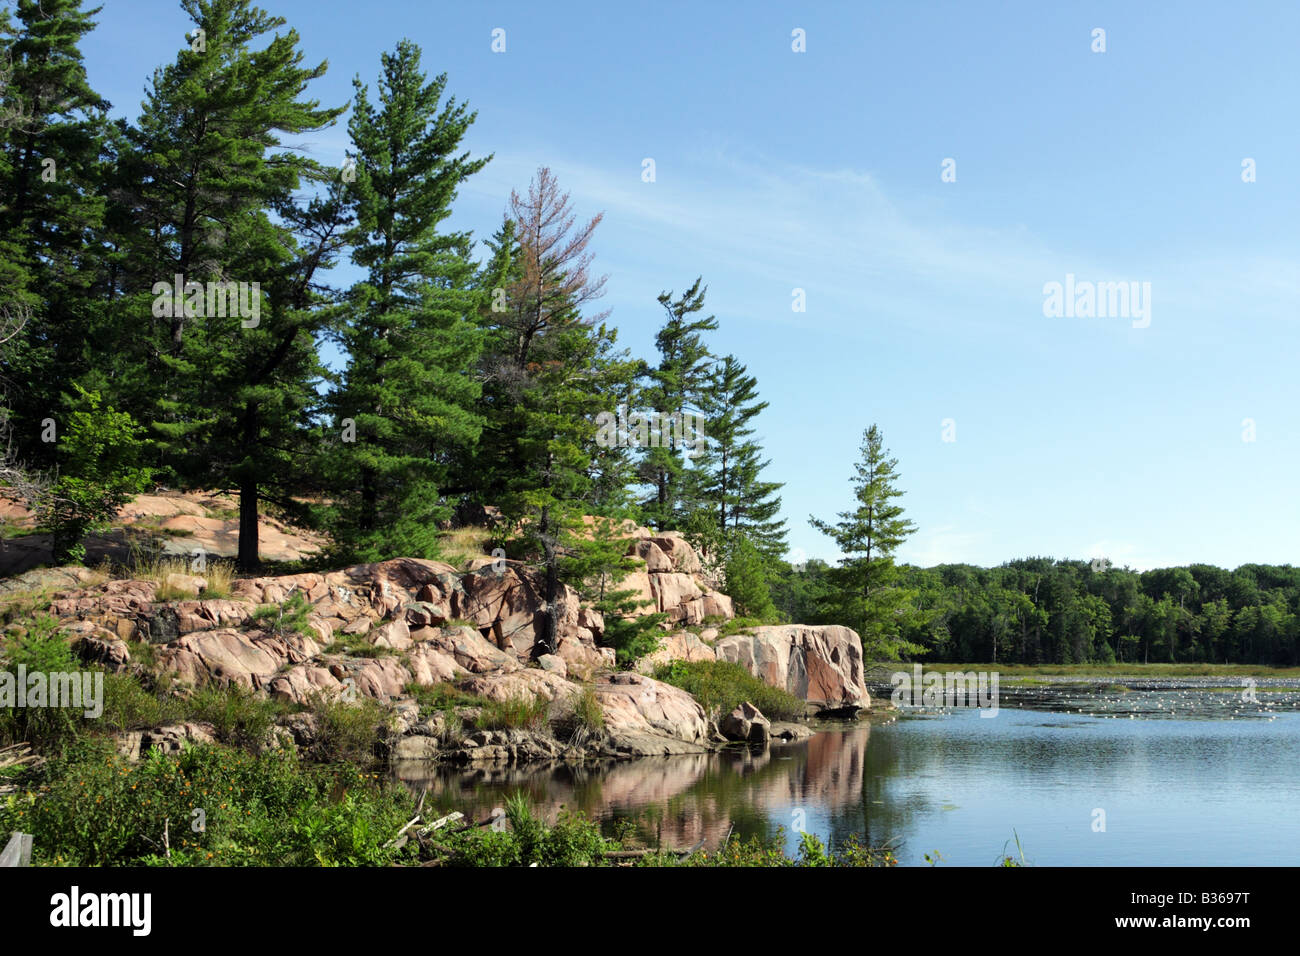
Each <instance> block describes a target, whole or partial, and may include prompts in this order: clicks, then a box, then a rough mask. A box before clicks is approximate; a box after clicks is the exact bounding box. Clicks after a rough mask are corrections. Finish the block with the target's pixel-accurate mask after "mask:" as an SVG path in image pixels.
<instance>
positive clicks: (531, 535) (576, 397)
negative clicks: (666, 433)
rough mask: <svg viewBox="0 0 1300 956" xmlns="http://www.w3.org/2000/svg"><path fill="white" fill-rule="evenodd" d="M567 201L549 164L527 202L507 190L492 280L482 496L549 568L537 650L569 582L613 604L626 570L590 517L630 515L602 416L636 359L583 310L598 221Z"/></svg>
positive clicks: (549, 634) (593, 289)
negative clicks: (506, 217) (580, 222)
mask: <svg viewBox="0 0 1300 956" xmlns="http://www.w3.org/2000/svg"><path fill="white" fill-rule="evenodd" d="M570 208H571V207H570V203H569V196H568V194H567V193H563V192H561V191H560V188H559V185H558V183H557V181H556V180H555V178H554V176H553V175H552V174H551V172H550V170H548V169H546V168H545V167H543V168H542V169H540V170H539V171H538V173H537V176H536V177H535V178H534V179H533V181H532V183H531V184H530V185H529V189H528V194H527V196H526V197H524V196H520V195H519V194H518V193H517V192H512V193H511V199H510V212H511V215H510V223H509V224H507V225H506V226H504V227H503V228H502V229H501V230H500V231H499V232H498V233H497V236H496V239H495V241H494V243H493V256H492V260H491V262H492V265H491V268H492V269H493V270H494V271H495V276H494V279H493V281H496V282H499V283H500V284H499V285H496V286H494V287H493V290H492V292H491V298H492V300H493V301H492V305H491V306H489V308H488V309H487V310H486V311H485V312H484V321H485V324H486V325H487V327H488V330H489V336H490V344H489V348H488V351H487V353H486V355H485V357H484V361H483V365H482V367H483V368H484V370H485V375H486V384H485V398H486V399H487V400H486V402H485V408H486V409H487V413H488V430H487V436H486V440H485V443H484V446H485V447H484V454H483V455H480V456H479V461H480V462H481V466H482V469H483V474H484V475H485V481H484V483H483V484H482V485H481V486H480V488H479V491H478V493H479V494H491V495H492V496H493V497H494V498H495V500H496V501H497V502H498V503H499V504H500V505H501V508H502V511H503V514H504V515H505V517H506V518H507V520H508V521H509V523H510V524H512V525H513V526H514V527H517V528H518V538H519V541H520V544H521V545H522V547H523V548H524V549H525V551H526V552H527V553H529V554H531V555H535V556H536V557H537V558H538V559H539V561H540V563H541V566H542V568H543V570H544V572H545V576H546V577H545V592H544V601H545V608H546V618H545V627H544V628H543V633H542V635H541V637H540V638H539V640H538V644H537V648H536V653H539V654H540V653H545V652H554V650H555V649H556V644H557V640H558V633H557V630H558V622H559V615H560V611H561V608H560V606H559V598H560V594H561V592H562V587H561V586H562V585H563V584H570V585H572V586H574V587H575V588H577V589H578V590H579V591H580V592H582V591H586V592H587V593H591V592H592V591H593V590H595V591H597V592H598V593H600V594H603V595H604V596H605V599H606V600H608V601H613V602H614V604H615V605H618V604H619V603H620V600H619V596H618V592H617V591H613V590H611V588H612V587H613V586H615V585H616V584H617V581H618V579H620V578H621V577H622V575H623V574H625V573H626V571H627V564H626V562H623V561H622V556H621V555H619V554H617V553H616V547H617V546H615V545H614V544H613V543H612V540H611V538H610V535H609V534H608V533H604V534H601V533H593V531H592V530H591V528H590V527H589V524H588V522H587V521H585V520H584V519H585V518H586V517H587V516H592V515H601V516H603V517H607V518H611V519H619V518H623V517H626V516H627V514H628V512H627V510H626V508H624V507H623V501H622V498H623V496H622V495H621V492H619V491H618V489H617V488H612V487H611V482H610V481H609V480H608V479H609V477H610V475H615V476H616V475H617V474H618V468H619V466H618V465H617V464H614V463H612V461H613V460H612V459H609V458H604V459H602V455H603V453H604V452H605V451H606V449H605V448H604V447H602V444H601V443H600V442H599V441H598V440H597V436H598V431H599V426H598V420H599V417H600V415H601V413H602V412H607V411H608V410H609V409H610V408H611V406H613V405H614V403H615V401H616V398H617V396H618V394H620V391H621V390H622V389H623V388H625V387H626V385H627V383H628V382H629V381H630V380H631V379H632V376H633V372H634V370H635V364H634V363H633V362H632V361H631V360H630V359H629V358H628V357H627V355H626V353H625V352H617V351H615V350H614V342H615V336H614V333H613V331H612V330H611V329H609V328H608V327H607V326H606V325H605V323H604V322H603V321H601V320H603V318H604V316H605V315H606V313H599V314H598V315H596V316H585V315H583V312H582V307H583V306H586V305H588V304H590V303H591V302H593V301H594V300H595V299H597V298H598V297H599V295H600V290H601V287H602V286H603V284H604V281H605V280H604V279H603V278H599V279H597V278H593V277H592V276H591V275H590V272H589V267H590V263H591V253H590V252H588V251H587V246H588V244H589V242H590V239H591V235H592V233H593V231H594V229H595V227H596V225H597V224H598V223H599V222H600V217H599V216H596V217H595V218H593V219H592V220H590V221H589V222H588V223H587V224H586V225H585V226H583V227H579V228H576V229H575V228H574V223H575V219H574V216H573V214H572V212H571V211H570ZM614 484H617V480H615V481H614ZM624 547H625V545H624ZM622 603H626V602H622ZM607 607H610V609H611V610H615V611H617V610H618V607H616V606H610V605H607ZM624 610H626V608H624ZM612 623H614V624H615V627H616V628H617V627H619V626H620V625H619V624H618V623H617V622H612Z"/></svg>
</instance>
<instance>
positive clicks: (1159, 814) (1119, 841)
mask: <svg viewBox="0 0 1300 956" xmlns="http://www.w3.org/2000/svg"><path fill="white" fill-rule="evenodd" d="M1126 683H1127V686H1125V687H1118V688H1116V687H1106V686H1094V687H1089V688H1080V687H1079V686H1077V685H1064V684H1060V685H1047V686H1036V687H1032V688H1024V689H1020V690H1017V689H1014V688H1003V689H1002V692H1001V707H1000V709H999V711H998V714H997V716H996V717H993V718H987V717H981V716H980V715H979V711H977V710H974V709H952V710H946V711H934V710H929V711H927V710H921V709H906V710H904V711H903V713H902V715H901V716H900V717H899V719H898V720H896V721H894V722H893V723H889V724H883V725H881V724H877V725H874V726H872V725H869V724H867V723H855V724H845V723H839V724H824V725H820V728H819V732H818V733H817V734H816V735H815V736H814V737H812V738H811V739H808V740H804V741H800V742H797V743H790V744H782V745H777V746H773V747H771V748H769V749H768V750H767V751H766V752H763V753H754V752H750V751H748V750H745V749H743V748H740V749H734V750H733V749H728V750H726V751H723V752H721V753H711V754H702V755H690V756H678V757H659V758H645V759H640V760H634V761H626V762H610V763H605V764H601V765H595V766H588V767H584V768H577V767H565V766H555V767H548V768H540V769H539V768H534V769H529V768H494V769H480V770H475V771H465V770H458V769H453V768H445V767H434V766H429V767H426V766H414V765H405V766H403V767H402V768H401V769H400V770H399V771H398V773H399V775H400V776H401V777H402V778H403V779H404V780H406V781H407V782H408V783H409V784H410V785H411V786H412V787H413V788H414V789H416V790H417V791H418V790H420V789H422V788H424V787H426V786H427V787H429V788H430V795H429V799H430V800H431V801H436V805H437V806H438V807H440V808H442V809H444V810H447V809H459V810H462V811H463V812H465V813H466V814H467V815H471V816H473V817H474V818H476V819H481V818H483V817H485V816H488V815H490V814H491V813H492V811H493V809H494V808H496V807H500V806H501V805H502V803H503V801H504V797H505V795H506V794H508V793H511V792H514V791H516V790H523V791H525V792H527V793H528V794H529V795H530V796H531V797H532V798H533V800H534V802H535V804H536V805H538V806H539V807H540V808H541V809H542V810H543V812H544V813H545V814H546V815H548V816H553V815H554V814H555V813H556V812H558V809H559V808H560V807H561V806H566V807H570V808H573V809H576V810H580V811H582V812H583V813H584V814H585V815H587V816H589V817H590V818H593V819H599V820H601V821H602V824H603V825H604V826H605V828H606V829H607V831H608V832H610V833H613V832H614V828H615V826H616V824H617V821H619V820H620V819H629V820H632V821H633V822H634V823H635V825H636V826H637V828H638V830H639V832H640V834H641V836H642V837H643V838H644V839H646V840H647V841H648V842H649V843H651V844H652V845H654V844H655V843H657V842H658V843H662V845H664V846H671V847H686V846H692V845H694V844H696V843H697V842H698V841H699V840H704V841H705V845H706V846H707V847H708V848H710V849H712V848H714V847H715V846H716V845H717V844H718V843H720V842H721V841H722V840H723V839H724V838H725V836H726V834H727V833H728V832H729V831H731V830H732V829H733V828H734V832H735V833H736V834H738V835H740V836H742V837H745V836H749V835H753V834H759V833H771V832H773V831H774V830H775V829H776V827H777V826H784V827H785V828H786V829H787V831H793V830H795V829H798V828H800V827H801V828H802V829H804V830H806V831H808V832H811V833H816V834H818V835H819V836H821V837H823V838H824V839H830V840H832V841H834V842H838V841H839V840H841V839H843V838H844V837H846V836H847V835H849V834H851V833H856V834H858V835H859V836H865V837H866V838H867V839H868V840H869V842H871V843H872V844H876V845H878V844H880V843H883V842H885V841H892V842H894V843H895V844H898V846H897V849H896V850H895V852H896V855H897V856H898V858H899V861H900V863H901V864H902V865H905V866H912V865H921V866H924V865H926V864H925V860H924V856H923V855H924V854H926V853H930V854H932V855H933V854H934V853H935V852H936V851H937V852H938V854H939V855H940V861H941V865H961V866H989V865H992V864H994V863H996V862H997V860H998V859H1000V857H1001V856H1003V855H1005V854H1010V855H1014V856H1018V855H1019V851H1017V849H1016V845H1015V836H1016V835H1018V836H1019V838H1020V844H1021V847H1022V848H1023V853H1024V857H1025V859H1026V860H1027V861H1028V862H1029V863H1032V864H1035V865H1040V866H1050V865H1068V866H1104V865H1120V866H1163V865H1171V866H1181V865H1207V866H1217V865H1234V866H1242V865H1245V866H1252V865H1287V866H1294V865H1296V864H1298V863H1300V686H1298V684H1300V682H1296V681H1276V682H1271V686H1270V682H1263V681H1261V685H1260V690H1259V693H1258V695H1257V697H1258V701H1257V702H1245V701H1243V699H1242V697H1243V695H1242V692H1241V690H1240V689H1239V684H1238V689H1235V690H1234V689H1232V688H1231V687H1229V686H1222V682H1220V686H1216V685H1215V683H1214V682H1213V681H1197V680H1182V681H1161V682H1155V681H1150V682H1143V681H1132V680H1130V681H1127V682H1126ZM880 690H881V689H880V688H874V689H873V695H876V696H885V697H887V694H888V689H887V688H885V689H884V694H883V695H881V694H880ZM1099 811H1100V812H1099ZM1103 814H1104V817H1103ZM793 839H794V837H793V835H792V836H791V843H792V845H793Z"/></svg>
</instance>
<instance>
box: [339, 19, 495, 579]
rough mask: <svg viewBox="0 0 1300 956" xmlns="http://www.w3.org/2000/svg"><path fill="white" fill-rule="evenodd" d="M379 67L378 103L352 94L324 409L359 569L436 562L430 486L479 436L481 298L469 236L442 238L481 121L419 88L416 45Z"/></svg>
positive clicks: (434, 495)
mask: <svg viewBox="0 0 1300 956" xmlns="http://www.w3.org/2000/svg"><path fill="white" fill-rule="evenodd" d="M382 64H383V76H382V77H381V79H380V81H379V85H378V97H379V102H378V104H377V105H376V104H373V103H371V100H370V94H369V90H368V89H367V87H366V86H364V85H363V84H362V83H361V81H360V80H359V79H358V80H356V81H355V84H354V85H355V87H356V98H355V103H354V109H353V115H352V118H351V120H350V121H349V124H348V128H349V131H350V133H351V135H352V145H353V152H352V154H351V157H352V160H353V161H354V163H355V174H356V181H355V183H352V184H351V185H350V187H349V196H350V201H351V204H352V208H353V209H354V210H355V214H356V219H357V226H356V238H355V240H354V241H355V248H354V250H353V256H352V258H353V261H354V262H355V263H356V264H357V265H359V266H362V267H364V268H365V269H366V270H367V277H366V279H365V281H363V282H361V283H358V284H357V285H356V286H354V287H353V289H352V290H351V293H350V295H349V304H348V308H349V312H350V316H349V321H348V322H347V325H346V328H345V331H344V334H343V343H344V346H345V348H346V351H347V354H348V364H347V370H346V372H345V374H344V378H343V382H342V386H341V388H340V389H339V390H338V391H337V392H336V394H335V395H334V396H333V397H332V402H331V403H332V405H333V408H334V410H335V415H336V417H337V418H338V419H339V420H342V419H345V418H350V419H352V420H353V423H354V426H355V439H356V440H355V442H349V443H347V444H344V445H342V446H340V451H341V461H340V463H339V465H340V467H339V469H338V470H339V473H340V479H341V481H342V482H343V483H344V498H345V503H344V508H343V510H342V514H341V516H340V517H341V521H340V523H339V526H338V530H339V532H340V536H341V538H342V539H343V540H344V541H345V542H347V543H348V544H349V546H350V548H351V549H352V551H353V552H354V553H355V554H356V555H357V556H359V557H363V558H369V559H375V558H379V557H393V556H396V555H398V554H404V555H412V556H417V557H428V556H432V554H433V553H434V551H435V550H436V536H437V527H438V523H439V522H440V521H441V520H443V519H445V518H446V517H447V516H448V515H449V514H450V513H451V509H450V508H449V507H448V506H447V504H446V503H445V502H444V500H443V494H442V491H441V490H440V489H441V487H443V486H445V484H446V483H447V481H448V480H449V475H450V474H451V473H452V470H453V468H454V466H455V464H456V461H457V458H458V456H463V455H464V453H465V452H466V450H467V449H469V448H471V447H472V446H473V444H474V443H475V442H476V441H477V439H478V437H479V433H480V431H481V429H482V424H483V419H482V415H481V413H480V412H479V411H477V410H476V409H475V405H476V403H477V401H478V399H479V396H480V390H481V385H480V381H479V379H478V377H477V376H476V375H474V374H473V372H474V369H475V366H476V365H477V363H478V360H479V355H480V353H481V351H482V348H483V344H484V335H483V332H482V331H481V329H480V328H479V326H478V323H477V315H478V313H479V312H480V311H481V309H482V303H483V300H484V298H485V297H484V294H483V291H482V289H481V288H480V286H479V283H478V281H477V278H478V277H477V273H476V269H475V266H474V264H473V262H472V261H471V258H470V249H471V237H470V236H469V234H468V233H446V234H442V233H440V232H439V231H438V227H439V225H440V224H441V223H442V222H443V221H444V220H445V219H446V218H447V217H448V216H449V215H450V214H451V203H452V202H453V200H454V199H455V197H456V190H457V188H458V187H459V186H460V185H461V184H462V183H463V182H464V181H465V180H466V179H468V178H469V177H470V176H471V175H473V174H474V173H475V172H477V171H478V170H480V169H481V168H482V167H483V166H484V165H485V164H486V163H487V162H488V160H489V159H490V158H491V157H487V158H484V159H475V160H471V159H469V154H468V153H460V154H459V155H458V154H457V150H458V149H459V146H460V142H461V139H462V138H463V137H464V135H465V132H466V130H467V129H468V128H469V126H470V124H472V123H473V122H474V119H475V117H476V115H477V114H475V113H471V112H467V110H466V107H465V106H464V104H458V103H457V102H456V100H455V99H454V98H452V99H449V100H448V101H447V102H446V103H445V104H444V103H442V97H443V93H444V91H445V89H446V85H447V77H446V75H445V74H442V75H440V76H438V77H436V78H435V79H434V80H432V81H430V82H426V80H427V77H426V75H425V74H424V72H423V71H422V70H421V68H420V49H419V47H418V46H416V45H415V44H414V43H412V42H410V41H409V40H403V41H402V42H400V43H399V44H398V45H397V47H396V49H395V50H394V52H392V53H389V54H384V55H383V57H382Z"/></svg>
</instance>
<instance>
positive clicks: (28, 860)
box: [0, 833, 32, 867]
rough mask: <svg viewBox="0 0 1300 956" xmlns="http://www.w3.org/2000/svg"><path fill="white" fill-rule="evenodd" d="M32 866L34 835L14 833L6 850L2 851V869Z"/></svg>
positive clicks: (0, 856) (0, 862) (0, 860)
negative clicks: (5, 867)
mask: <svg viewBox="0 0 1300 956" xmlns="http://www.w3.org/2000/svg"><path fill="white" fill-rule="evenodd" d="M31 865H32V835H31V834H30V833H14V834H13V836H11V837H10V838H9V842H8V844H6V845H5V848H4V849H3V850H0V867H4V866H31Z"/></svg>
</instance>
